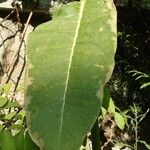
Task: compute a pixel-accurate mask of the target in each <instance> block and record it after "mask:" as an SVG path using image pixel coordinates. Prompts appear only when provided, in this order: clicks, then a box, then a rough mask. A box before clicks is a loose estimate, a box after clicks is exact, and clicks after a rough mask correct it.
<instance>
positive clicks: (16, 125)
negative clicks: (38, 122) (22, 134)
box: [9, 124, 23, 130]
mask: <svg viewBox="0 0 150 150" xmlns="http://www.w3.org/2000/svg"><path fill="white" fill-rule="evenodd" d="M9 129H13V130H22V129H23V126H22V124H13V125H11V126H10V127H9Z"/></svg>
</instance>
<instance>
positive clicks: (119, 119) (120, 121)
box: [114, 112, 125, 130]
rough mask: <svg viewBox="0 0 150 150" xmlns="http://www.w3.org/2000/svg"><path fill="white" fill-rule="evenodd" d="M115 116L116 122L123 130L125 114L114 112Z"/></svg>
mask: <svg viewBox="0 0 150 150" xmlns="http://www.w3.org/2000/svg"><path fill="white" fill-rule="evenodd" d="M114 118H115V122H116V124H117V126H118V127H119V128H120V129H121V130H123V129H124V127H125V119H124V118H123V116H122V115H121V114H119V113H118V112H115V113H114Z"/></svg>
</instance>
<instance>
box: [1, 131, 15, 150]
mask: <svg viewBox="0 0 150 150" xmlns="http://www.w3.org/2000/svg"><path fill="white" fill-rule="evenodd" d="M0 148H1V150H16V146H15V140H14V138H13V136H12V134H11V133H10V132H9V131H1V132H0Z"/></svg>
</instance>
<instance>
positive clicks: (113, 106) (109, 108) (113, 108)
mask: <svg viewBox="0 0 150 150" xmlns="http://www.w3.org/2000/svg"><path fill="white" fill-rule="evenodd" d="M108 112H109V113H115V104H114V102H113V100H112V99H111V98H110V100H109V107H108Z"/></svg>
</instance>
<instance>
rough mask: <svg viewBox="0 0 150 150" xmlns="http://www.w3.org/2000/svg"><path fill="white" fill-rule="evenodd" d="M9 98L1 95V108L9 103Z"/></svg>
mask: <svg viewBox="0 0 150 150" xmlns="http://www.w3.org/2000/svg"><path fill="white" fill-rule="evenodd" d="M7 101H8V100H7V98H5V97H1V96H0V108H1V107H3V106H4V105H5V104H6V103H7Z"/></svg>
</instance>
